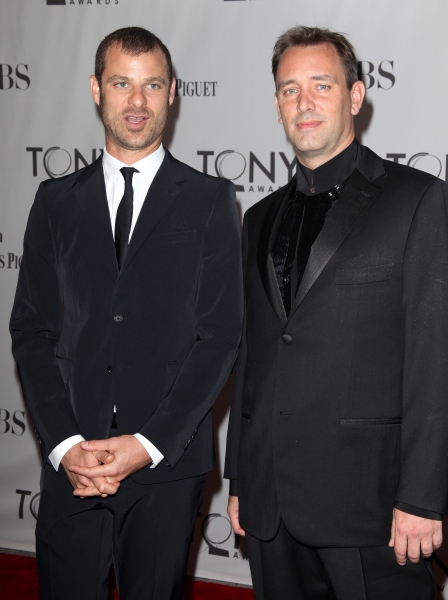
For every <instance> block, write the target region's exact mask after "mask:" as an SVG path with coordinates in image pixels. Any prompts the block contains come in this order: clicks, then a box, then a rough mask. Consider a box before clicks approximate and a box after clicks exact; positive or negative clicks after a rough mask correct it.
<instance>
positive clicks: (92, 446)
mask: <svg viewBox="0 0 448 600" xmlns="http://www.w3.org/2000/svg"><path fill="white" fill-rule="evenodd" d="M113 440H114V438H109V439H107V440H90V441H85V442H82V443H81V448H82V449H83V450H88V451H89V452H96V451H97V450H102V451H106V452H110V450H111V448H114V447H115V445H114V442H113ZM110 454H112V452H110Z"/></svg>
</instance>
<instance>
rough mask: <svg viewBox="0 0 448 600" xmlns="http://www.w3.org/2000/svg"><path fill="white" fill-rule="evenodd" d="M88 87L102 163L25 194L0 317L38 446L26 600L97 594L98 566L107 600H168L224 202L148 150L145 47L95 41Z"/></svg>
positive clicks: (206, 390)
mask: <svg viewBox="0 0 448 600" xmlns="http://www.w3.org/2000/svg"><path fill="white" fill-rule="evenodd" d="M91 91H92V96H93V99H94V101H95V103H96V104H97V105H98V107H99V109H100V113H101V117H102V120H103V123H104V128H105V133H106V147H105V150H104V153H103V155H102V157H100V158H99V159H98V160H97V161H95V162H94V163H93V164H92V165H90V166H88V167H86V168H85V169H82V170H81V171H78V172H76V173H74V174H72V175H68V176H66V177H64V178H62V179H57V180H50V181H46V182H44V183H42V184H41V186H40V188H39V191H38V193H37V196H36V200H35V202H34V205H33V207H32V209H31V214H30V218H29V222H28V226H27V230H26V234H25V243H24V256H23V262H22V268H21V272H20V277H19V283H18V288H17V294H16V299H15V303H14V309H13V313H12V317H11V333H12V337H13V352H14V356H15V358H16V361H17V364H18V367H19V372H20V379H21V383H22V388H23V392H24V396H25V401H26V404H27V407H28V409H29V411H30V413H31V417H32V419H33V422H34V425H35V428H36V432H37V435H38V438H39V440H40V442H41V444H42V454H43V470H42V495H41V502H40V511H39V517H38V521H37V529H36V537H37V564H38V571H39V580H40V588H41V597H42V598H43V599H57V600H60V599H62V598H63V599H64V600H69V599H74V600H75V599H76V600H79V599H80V598H83V599H92V600H93V599H98V598H107V593H108V574H109V569H110V565H111V563H112V561H113V564H114V568H115V572H116V575H117V583H118V589H119V593H120V598H122V599H123V600H128V599H135V600H143V599H152V600H174V599H178V600H180V599H181V597H182V590H183V583H184V577H185V569H186V561H187V556H188V549H189V543H190V537H191V532H192V528H193V524H194V521H195V518H196V514H197V510H198V507H199V505H200V502H201V498H202V491H203V487H204V482H205V474H206V473H207V471H209V470H210V469H212V468H213V466H214V463H215V457H214V448H213V430H212V417H211V407H212V404H213V401H214V400H215V398H216V396H217V395H218V393H219V391H220V389H221V388H222V386H223V384H224V383H225V381H226V379H227V377H228V374H229V372H230V369H231V368H232V365H233V362H234V360H235V356H236V351H237V346H238V343H239V339H240V334H241V323H242V312H243V311H242V281H241V279H242V278H241V274H240V262H241V261H240V243H239V219H238V215H237V210H236V203H235V193H234V188H233V185H232V184H231V183H230V182H228V181H226V180H224V179H217V178H213V177H210V176H207V175H204V174H201V173H199V172H197V171H195V170H193V169H191V168H190V167H188V166H187V165H185V164H183V163H180V162H179V161H178V160H176V159H175V158H173V157H172V156H171V154H170V153H169V152H168V150H166V149H164V148H163V146H162V143H161V142H162V135H163V131H164V128H165V124H166V120H167V115H168V110H169V106H170V105H171V104H172V103H173V100H174V95H175V79H174V78H173V73H172V65H171V57H170V53H169V52H168V50H167V48H166V47H165V46H164V44H163V43H162V42H161V41H160V40H159V39H158V38H157V37H156V36H155V35H153V34H152V33H150V32H149V31H146V30H144V29H141V28H138V27H129V28H125V29H121V30H118V31H116V32H114V33H112V34H110V35H108V36H107V37H106V38H105V39H104V40H103V41H102V42H101V44H100V46H99V48H98V51H97V55H96V61H95V75H94V76H92V77H91ZM89 440H90V441H89Z"/></svg>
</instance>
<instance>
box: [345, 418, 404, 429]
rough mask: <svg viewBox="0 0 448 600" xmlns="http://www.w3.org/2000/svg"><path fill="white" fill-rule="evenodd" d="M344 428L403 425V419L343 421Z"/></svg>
mask: <svg viewBox="0 0 448 600" xmlns="http://www.w3.org/2000/svg"><path fill="white" fill-rule="evenodd" d="M339 423H340V425H342V426H343V427H372V426H377V425H401V417H392V418H389V419H341V420H340V421H339Z"/></svg>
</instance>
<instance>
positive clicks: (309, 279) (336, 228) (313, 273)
mask: <svg viewBox="0 0 448 600" xmlns="http://www.w3.org/2000/svg"><path fill="white" fill-rule="evenodd" d="M380 191H381V188H380V187H378V186H377V185H375V184H373V183H371V182H370V181H368V180H367V179H366V178H365V177H364V175H361V173H360V172H359V171H358V170H355V171H354V173H353V175H352V176H351V178H350V180H349V182H348V184H347V187H346V188H345V189H344V191H343V192H342V194H341V197H340V198H339V199H338V201H337V202H336V204H335V206H334V208H333V210H332V211H331V213H330V214H329V216H328V219H327V220H326V222H325V225H324V226H323V228H322V231H321V232H320V234H319V235H318V237H317V239H316V241H315V242H314V244H313V246H312V247H311V252H310V257H309V259H308V263H307V265H306V269H305V272H304V274H303V278H302V281H301V283H300V286H299V289H298V290H297V294H296V297H295V299H294V302H293V305H292V308H291V312H290V315H289V318H291V316H292V315H293V314H294V312H295V311H296V310H297V308H298V306H299V305H300V303H301V302H302V300H303V299H304V298H305V296H306V295H307V293H308V292H309V290H310V289H311V287H312V286H313V284H314V282H315V281H316V279H317V278H318V277H319V275H320V274H321V273H322V271H323V269H324V268H325V266H326V265H327V263H328V261H329V260H330V259H331V257H332V256H333V254H334V253H335V252H336V250H337V249H338V247H339V246H340V245H341V243H342V242H343V241H344V239H345V238H346V237H347V235H348V234H349V233H350V231H351V229H352V228H353V226H354V225H355V223H356V222H357V221H358V219H359V218H360V216H361V215H362V214H363V212H364V211H365V210H366V209H367V208H368V207H369V206H370V204H371V203H372V202H373V200H374V199H375V198H376V196H377V195H378V194H379V193H380Z"/></svg>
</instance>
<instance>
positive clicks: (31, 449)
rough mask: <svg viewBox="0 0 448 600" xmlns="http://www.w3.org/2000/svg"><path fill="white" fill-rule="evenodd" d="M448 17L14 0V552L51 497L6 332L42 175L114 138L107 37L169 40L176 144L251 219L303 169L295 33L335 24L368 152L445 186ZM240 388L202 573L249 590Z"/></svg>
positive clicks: (387, 6)
mask: <svg viewBox="0 0 448 600" xmlns="http://www.w3.org/2000/svg"><path fill="white" fill-rule="evenodd" d="M447 23H448V3H447V2H446V1H445V0H426V2H421V1H420V0H395V1H394V2H390V0H363V1H362V2H360V0H300V1H299V0H0V69H1V71H0V124H1V140H2V145H1V149H0V174H1V190H2V195H1V201H0V448H1V463H0V464H1V466H0V547H9V548H15V549H22V550H33V549H34V527H35V515H36V513H37V510H38V502H39V496H38V492H39V457H38V449H37V444H36V443H35V440H34V436H33V430H32V426H31V423H30V422H29V420H28V419H27V417H26V415H25V408H24V405H23V400H22V397H21V393H20V389H19V386H18V383H17V378H16V373H15V366H14V361H13V359H12V357H11V353H10V339H9V333H8V321H9V314H10V310H11V306H12V301H13V295H14V291H15V286H16V281H17V274H18V269H19V266H20V256H21V253H22V238H23V233H24V228H25V224H26V219H27V215H28V212H29V209H30V206H31V204H32V202H33V198H34V194H35V192H36V190H37V187H38V184H39V182H40V181H42V180H43V179H46V178H48V177H49V176H53V177H56V176H60V175H62V174H64V173H69V172H72V171H73V170H74V169H76V168H80V167H82V166H84V164H88V163H90V162H91V161H92V159H94V158H95V157H96V156H98V153H99V151H100V149H101V148H102V146H103V144H104V139H103V129H102V125H101V123H100V120H99V118H98V116H97V113H96V111H95V109H94V105H93V101H92V100H91V98H90V94H89V80H88V77H89V75H90V74H91V73H92V72H93V63H94V55H95V50H96V47H97V45H98V43H99V42H100V40H101V39H102V38H103V37H104V36H105V35H106V34H108V33H110V32H111V31H113V30H114V29H118V28H119V27H123V26H127V25H140V26H143V27H146V28H148V29H150V30H151V31H153V32H154V33H155V34H156V35H158V36H159V37H160V38H161V39H162V40H163V41H164V43H165V44H166V45H167V46H168V48H169V49H170V51H171V53H172V56H173V62H174V66H175V71H176V77H177V79H178V80H179V81H178V85H179V87H178V92H179V95H178V97H177V99H176V102H175V105H174V108H173V110H172V113H171V117H170V124H169V128H168V131H167V135H166V139H165V145H167V147H168V148H169V149H170V151H171V152H172V153H173V154H174V155H175V156H176V157H177V158H179V159H180V160H183V161H185V162H186V163H188V164H189V165H191V166H192V167H195V168H196V169H199V170H203V171H207V172H209V173H212V174H216V173H219V174H220V175H222V176H224V177H228V178H230V179H233V180H234V182H235V184H236V185H237V186H238V188H237V190H238V191H237V197H238V202H239V205H240V207H241V212H244V210H246V209H247V208H248V207H249V206H251V205H252V204H253V203H254V202H256V201H257V200H259V199H260V198H262V197H263V196H264V195H266V194H267V193H268V192H269V191H272V190H273V189H275V188H277V187H278V186H281V185H284V184H285V183H286V182H287V180H288V178H289V177H290V176H291V174H292V171H293V168H294V165H293V158H294V155H293V152H292V150H291V148H290V147H289V145H288V143H287V141H286V138H285V136H284V133H283V130H282V127H281V126H280V125H278V123H277V118H276V113H275V109H274V106H273V92H274V87H273V81H272V77H271V75H270V57H271V51H272V47H273V45H274V42H275V40H276V38H277V36H278V35H279V34H280V33H281V32H282V31H284V30H285V29H287V28H288V27H290V26H292V25H295V24H304V25H318V26H328V27H331V28H332V29H334V30H336V31H342V32H345V33H346V34H348V36H349V38H350V40H351V41H352V43H353V44H354V46H355V48H356V50H357V54H358V58H359V60H360V61H363V62H362V70H363V72H364V73H365V77H364V78H365V82H366V85H367V87H368V91H367V100H366V103H365V106H364V108H363V111H362V113H361V115H360V116H359V117H358V121H357V132H358V137H359V139H360V140H361V141H362V143H364V144H366V145H368V146H370V147H371V148H372V149H373V150H375V151H376V152H377V153H378V154H380V155H381V156H383V157H384V158H389V159H391V160H398V161H400V162H403V163H408V164H411V165H413V166H416V167H417V168H421V169H423V170H427V171H430V172H431V173H434V174H435V175H438V176H440V177H441V178H443V179H445V178H446V177H447V173H446V171H447V162H448V145H447V142H446V140H448V118H447V117H446V108H447V107H446V98H447V96H448V94H447V92H448V78H447V76H446V71H447V67H446V57H447V56H448V36H447V35H446V24H447ZM230 385H231V383H230V382H229V384H228V385H227V386H226V388H225V390H224V391H223V393H222V394H221V396H220V398H219V400H218V403H217V406H216V410H215V422H216V429H217V438H218V443H217V446H218V455H219V467H218V469H216V470H215V472H214V473H213V474H212V475H211V476H209V479H208V483H207V494H206V499H205V502H204V505H203V506H202V508H201V514H200V515H199V516H198V519H197V524H196V528H195V533H194V536H193V543H192V551H191V556H190V564H189V572H190V574H195V575H197V576H199V577H208V578H212V579H219V580H227V581H234V582H239V583H250V574H249V569H248V563H247V559H246V555H245V550H244V547H243V545H241V546H240V545H239V543H238V542H239V541H238V540H235V537H234V536H233V535H231V533H230V525H229V523H228V521H227V520H226V517H225V506H226V499H227V489H228V487H227V482H224V483H223V482H222V480H221V473H222V467H223V457H224V446H225V431H226V427H227V410H228V403H229V393H230ZM442 476H448V474H443V475H442ZM446 546H447V548H446V549H445V551H440V552H439V553H438V554H439V556H440V558H441V560H442V565H444V564H446V565H448V544H447V545H446ZM446 574H448V569H447V568H446V567H445V566H442V567H438V566H436V584H437V586H438V590H439V592H438V596H437V597H438V598H439V599H440V598H442V597H445V598H448V587H447V592H446V593H445V596H443V586H444V585H445V578H446ZM447 586H448V582H447Z"/></svg>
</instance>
